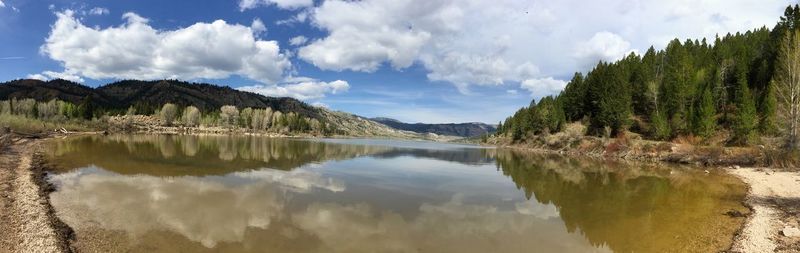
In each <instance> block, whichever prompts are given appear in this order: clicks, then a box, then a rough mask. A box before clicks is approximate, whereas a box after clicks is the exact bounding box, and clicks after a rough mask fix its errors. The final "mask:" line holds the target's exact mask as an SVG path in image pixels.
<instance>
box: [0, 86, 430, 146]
mask: <svg viewBox="0 0 800 253" xmlns="http://www.w3.org/2000/svg"><path fill="white" fill-rule="evenodd" d="M87 97H91V101H92V104H94V105H96V106H98V107H101V108H105V109H116V110H125V109H127V108H128V107H130V106H136V107H144V108H150V109H155V108H159V107H160V106H161V105H163V104H165V103H174V104H177V105H180V106H188V105H193V106H196V107H198V108H200V109H201V110H202V111H204V112H211V111H214V110H218V109H219V108H220V107H221V106H223V105H235V106H236V107H238V108H240V109H241V108H245V107H252V108H267V107H270V108H272V109H273V110H278V111H281V112H283V113H288V112H294V113H297V114H299V115H301V116H304V117H308V118H315V119H319V120H322V121H325V122H328V123H330V124H333V126H335V127H336V128H337V129H339V130H341V131H343V132H344V133H345V134H346V135H350V136H385V137H397V138H419V137H420V136H421V135H418V134H414V133H411V132H405V131H400V130H397V129H393V128H390V127H388V126H386V125H383V124H381V123H377V122H374V121H371V120H369V119H366V118H362V117H358V116H355V115H352V114H349V113H345V112H334V111H330V110H327V109H323V108H317V107H314V106H311V105H309V104H306V103H304V102H302V101H299V100H297V99H294V98H289V97H280V98H277V97H267V96H263V95H259V94H255V93H251V92H245V91H239V90H236V89H233V88H230V87H227V86H217V85H212V84H206V83H189V82H183V81H175V80H163V81H138V80H125V81H118V82H115V83H111V84H108V85H104V86H100V87H97V88H92V87H88V86H84V85H81V84H78V83H74V82H70V81H66V80H60V79H56V80H50V81H46V82H45V81H40V80H33V79H23V80H13V81H8V82H5V83H0V100H8V99H11V98H17V99H23V98H33V99H35V100H37V101H49V100H52V99H59V100H63V101H68V102H71V103H74V104H79V103H81V102H82V101H84V99H86V98H87Z"/></svg>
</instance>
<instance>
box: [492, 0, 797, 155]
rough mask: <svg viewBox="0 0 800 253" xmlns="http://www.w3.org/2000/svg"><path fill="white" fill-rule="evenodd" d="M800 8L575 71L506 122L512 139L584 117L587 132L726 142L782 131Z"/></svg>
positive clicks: (504, 129)
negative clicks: (783, 91) (751, 25)
mask: <svg viewBox="0 0 800 253" xmlns="http://www.w3.org/2000/svg"><path fill="white" fill-rule="evenodd" d="M798 25H800V8H798V6H796V5H795V6H793V7H792V6H790V7H787V8H786V11H785V14H784V16H783V17H781V19H780V21H779V23H778V24H777V25H775V27H774V28H772V29H769V28H767V27H762V28H759V29H755V30H752V31H747V32H744V33H738V32H737V33H736V34H727V35H723V36H717V37H716V38H714V39H712V41H709V40H707V39H701V40H698V39H694V40H692V39H687V40H684V41H681V40H678V39H675V40H672V41H671V42H669V44H668V45H667V46H666V48H664V49H663V50H656V49H655V48H653V47H650V48H649V49H648V50H647V51H646V52H645V53H644V54H641V55H639V54H633V53H632V54H630V55H628V56H626V57H624V58H623V59H621V60H619V61H616V62H600V63H598V64H597V65H596V66H595V67H594V68H593V69H592V70H591V71H589V72H588V73H586V74H583V73H575V75H574V76H573V77H572V79H571V80H570V81H569V83H568V84H567V86H566V88H565V89H564V90H563V91H562V92H561V93H560V94H559V95H557V96H552V97H544V98H542V99H541V100H540V101H538V102H536V101H532V102H531V104H530V106H529V107H524V108H521V109H519V110H518V111H517V112H516V113H515V114H514V115H513V116H511V117H509V118H507V119H506V120H505V122H502V124H501V126H500V127H499V130H498V132H499V133H500V134H501V135H507V136H511V137H512V139H513V140H515V141H516V140H520V139H524V138H526V136H528V135H529V134H541V133H550V132H557V131H561V130H563V128H564V126H565V124H566V123H568V122H575V121H581V122H583V123H584V124H586V125H587V126H588V134H591V135H598V136H618V135H619V134H620V133H623V132H625V131H630V132H635V133H639V134H642V135H643V136H645V138H649V139H655V140H669V139H673V138H676V137H679V136H696V137H701V138H704V139H705V138H711V137H713V136H717V137H718V136H719V135H725V139H726V143H727V144H737V145H744V144H752V143H755V142H757V139H758V138H756V137H757V136H759V135H762V136H774V135H776V134H778V133H779V131H778V130H779V128H780V127H782V125H781V124H779V122H778V120H777V117H778V113H777V111H779V110H778V109H779V108H778V107H779V106H780V103H779V102H780V101H779V99H778V98H779V95H780V94H778V93H779V91H778V89H779V88H780V87H781V86H780V85H781V84H782V83H781V81H782V80H784V79H781V78H782V77H781V76H782V75H789V74H790V73H788V72H789V71H790V70H788V69H786V67H782V66H786V64H779V63H781V62H782V61H784V62H785V61H791V60H792V59H790V57H791V55H790V54H791V53H793V52H795V51H796V50H792V49H793V48H792V45H793V44H795V43H794V42H795V34H796V33H795V32H794V31H795V29H797V26H798Z"/></svg>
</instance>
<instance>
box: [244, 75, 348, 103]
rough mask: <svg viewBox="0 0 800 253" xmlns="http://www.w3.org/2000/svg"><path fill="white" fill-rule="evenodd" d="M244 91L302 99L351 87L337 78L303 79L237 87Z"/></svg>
mask: <svg viewBox="0 0 800 253" xmlns="http://www.w3.org/2000/svg"><path fill="white" fill-rule="evenodd" d="M237 89H239V90H242V91H248V92H253V93H258V94H261V95H264V96H272V97H293V98H297V99H300V100H307V99H315V98H322V97H324V96H325V95H326V94H337V93H342V92H345V91H347V90H348V89H350V84H348V83H347V81H342V80H336V81H333V82H321V81H317V80H302V81H299V82H294V83H287V84H280V85H260V84H259V85H251V86H242V87H239V88H237Z"/></svg>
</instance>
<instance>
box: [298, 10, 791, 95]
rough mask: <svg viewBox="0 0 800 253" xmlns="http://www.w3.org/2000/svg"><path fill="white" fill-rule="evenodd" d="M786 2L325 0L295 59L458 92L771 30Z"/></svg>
mask: <svg viewBox="0 0 800 253" xmlns="http://www.w3.org/2000/svg"><path fill="white" fill-rule="evenodd" d="M789 3H791V1H788V0H781V1H774V2H770V4H764V3H761V4H756V3H754V2H752V1H748V0H734V1H723V0H700V1H690V0H679V1H660V2H659V1H656V2H647V3H646V4H645V3H642V2H640V1H630V0H609V1H602V2H599V1H594V2H586V1H580V0H566V1H550V0H546V1H514V0H498V1H480V0H463V1H456V0H439V1H430V0H403V1H396V0H364V1H341V0H330V1H324V3H322V4H321V5H318V6H315V7H313V8H310V9H309V11H308V13H309V17H308V20H310V22H311V24H313V25H314V26H316V27H317V28H320V29H321V30H323V31H326V32H327V33H328V35H327V36H326V37H323V38H320V39H318V40H314V41H311V42H310V43H309V44H307V45H306V46H305V47H303V48H301V49H300V50H299V54H298V56H299V57H300V58H301V59H303V60H305V61H307V62H309V63H312V64H314V65H315V66H317V67H319V68H321V69H325V70H334V71H342V70H353V71H364V72H372V71H375V70H377V69H378V68H380V67H382V66H384V65H386V66H390V67H393V68H395V69H403V68H407V67H409V66H411V65H412V64H415V63H418V64H421V65H422V66H423V67H424V68H425V69H427V71H428V78H429V79H430V80H436V81H445V82H450V83H453V84H455V85H457V86H458V87H459V88H460V89H461V90H462V91H466V87H468V86H470V85H498V84H503V83H509V82H511V83H516V82H522V81H525V80H528V79H533V78H543V77H548V76H556V77H562V78H566V76H569V75H570V74H571V73H574V72H575V71H587V70H589V69H590V67H591V66H587V63H586V62H593V63H596V61H597V60H600V59H603V60H614V59H617V58H618V57H619V56H620V55H624V54H626V53H629V52H632V51H636V50H639V51H643V50H644V49H646V48H647V47H649V46H650V45H652V44H655V45H656V47H662V46H664V45H665V43H666V42H668V41H669V40H670V39H672V38H674V37H680V38H686V37H692V38H699V37H713V36H714V35H715V34H716V33H723V34H724V33H726V32H732V31H733V32H735V31H743V30H747V29H752V28H757V27H760V26H762V25H768V26H771V25H773V24H774V23H775V22H776V20H777V17H778V16H779V15H780V14H781V13H782V12H781V10H782V8H783V7H785V6H786V5H787V4H789ZM686 6H692V7H691V8H687V7H686ZM721 17H736V18H721ZM520 66H524V67H520Z"/></svg>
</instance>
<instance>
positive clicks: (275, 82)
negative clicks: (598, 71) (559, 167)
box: [0, 0, 792, 123]
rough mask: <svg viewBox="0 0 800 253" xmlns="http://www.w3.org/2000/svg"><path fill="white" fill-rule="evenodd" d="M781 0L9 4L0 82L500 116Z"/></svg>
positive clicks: (742, 23) (1, 6) (740, 25)
mask: <svg viewBox="0 0 800 253" xmlns="http://www.w3.org/2000/svg"><path fill="white" fill-rule="evenodd" d="M790 3H792V1H785V0H763V1H756V0H729V1H721V0H691V1H686V0H674V1H646V0H607V1H591V2H587V1H580V0H566V1H556V0H549V1H522V0H519V1H514V0H499V1H479V0H363V1H338V0H328V1H319V0H231V1H221V0H220V1H150V0H137V1H133V0H130V1H27V0H0V80H10V79H16V78H38V79H51V78H65V79H71V80H75V81H79V82H81V83H84V84H86V85H89V86H97V85H101V84H105V83H108V82H111V81H113V80H117V79H127V78H135V79H148V80H149V79H164V78H177V79H184V80H192V81H202V82H209V83H214V84H219V85H229V86H231V87H234V88H238V89H242V90H247V91H252V92H257V93H261V94H264V95H269V96H292V97H296V98H299V99H301V100H304V101H306V102H308V103H311V104H315V105H319V106H326V107H329V108H331V109H335V110H342V111H347V112H351V113H355V114H359V115H363V116H368V117H376V116H384V117H392V118H396V119H399V120H402V121H406V122H430V123H443V122H468V121H481V122H488V123H496V122H498V121H500V120H502V119H503V118H505V117H506V116H508V115H510V114H512V113H513V112H514V111H515V110H517V109H518V108H519V107H521V106H525V105H527V104H529V103H530V100H531V99H534V98H536V99H538V98H540V97H541V96H545V95H551V94H556V93H558V92H559V91H560V90H561V89H562V88H563V86H564V85H565V82H564V81H565V80H568V79H569V78H570V77H571V75H572V73H574V72H575V71H581V72H585V71H587V70H589V68H590V67H591V66H592V65H593V64H594V63H596V62H597V61H599V60H615V59H618V58H619V57H621V56H623V55H625V54H628V53H630V52H634V53H638V52H644V51H645V50H646V48H647V47H649V46H650V45H655V46H656V47H657V48H661V47H663V46H664V45H665V43H667V42H668V41H669V40H670V39H672V38H675V37H678V38H701V37H713V36H715V35H716V34H724V33H728V32H736V31H744V30H747V29H752V28H757V27H761V26H764V25H766V26H768V27H772V26H773V25H774V24H775V22H777V19H778V17H779V16H780V15H781V14H782V13H783V8H785V7H786V5H788V4H790Z"/></svg>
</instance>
